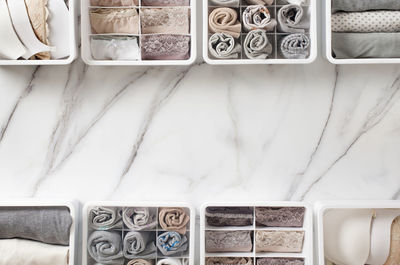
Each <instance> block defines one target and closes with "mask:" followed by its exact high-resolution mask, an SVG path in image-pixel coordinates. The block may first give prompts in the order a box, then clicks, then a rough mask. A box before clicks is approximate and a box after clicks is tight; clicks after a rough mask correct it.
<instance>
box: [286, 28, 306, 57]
mask: <svg viewBox="0 0 400 265" xmlns="http://www.w3.org/2000/svg"><path fill="white" fill-rule="evenodd" d="M309 47H310V39H309V38H308V36H307V35H305V34H302V33H294V34H290V35H288V36H286V37H284V38H283V39H282V41H281V44H280V48H281V52H282V55H283V57H285V58H286V59H306V58H307V57H308V55H309V53H310V52H309Z"/></svg>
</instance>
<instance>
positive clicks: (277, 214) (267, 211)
mask: <svg viewBox="0 0 400 265" xmlns="http://www.w3.org/2000/svg"><path fill="white" fill-rule="evenodd" d="M304 214H305V208H304V207H257V208H256V222H257V224H258V225H264V226H268V227H302V226H303V222H304Z"/></svg>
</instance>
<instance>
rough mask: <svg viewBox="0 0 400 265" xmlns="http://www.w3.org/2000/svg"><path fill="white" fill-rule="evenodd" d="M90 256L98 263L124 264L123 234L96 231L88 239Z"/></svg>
mask: <svg viewBox="0 0 400 265" xmlns="http://www.w3.org/2000/svg"><path fill="white" fill-rule="evenodd" d="M87 250H88V253H89V255H90V256H91V257H92V258H93V259H94V260H95V261H96V262H98V263H101V264H112V265H120V264H124V254H123V253H122V239H121V234H120V233H117V232H109V231H94V232H93V233H92V234H91V235H90V236H89V239H88V243H87Z"/></svg>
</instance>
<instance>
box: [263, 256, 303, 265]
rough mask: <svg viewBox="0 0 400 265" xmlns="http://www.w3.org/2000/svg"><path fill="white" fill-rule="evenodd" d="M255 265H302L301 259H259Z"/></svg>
mask: <svg viewBox="0 0 400 265" xmlns="http://www.w3.org/2000/svg"><path fill="white" fill-rule="evenodd" d="M257 265H304V259H303V258H259V259H257Z"/></svg>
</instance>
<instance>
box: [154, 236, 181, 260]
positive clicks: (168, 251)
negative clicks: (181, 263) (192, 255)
mask: <svg viewBox="0 0 400 265" xmlns="http://www.w3.org/2000/svg"><path fill="white" fill-rule="evenodd" d="M157 247H158V249H159V250H160V251H161V253H162V254H163V255H165V256H171V255H174V254H177V253H183V252H185V251H186V250H187V249H188V239H187V237H186V235H181V234H179V233H177V232H174V231H171V232H165V233H163V234H161V235H159V236H158V237H157Z"/></svg>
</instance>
